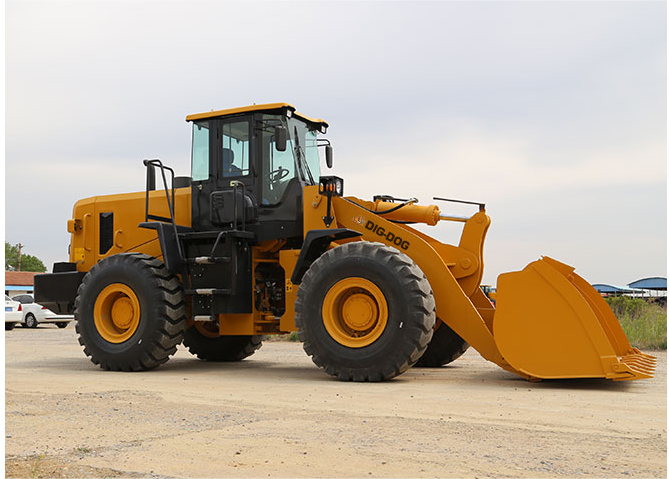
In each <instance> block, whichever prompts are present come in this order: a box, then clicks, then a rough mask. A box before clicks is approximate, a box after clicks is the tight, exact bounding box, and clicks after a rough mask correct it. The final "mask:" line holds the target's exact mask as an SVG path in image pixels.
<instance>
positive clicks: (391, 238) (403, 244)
mask: <svg viewBox="0 0 669 479" xmlns="http://www.w3.org/2000/svg"><path fill="white" fill-rule="evenodd" d="M365 229H367V230H370V231H372V232H374V233H376V234H377V235H379V236H381V237H383V238H385V239H386V241H388V242H389V243H392V244H394V245H395V246H399V247H400V248H402V249H404V250H406V249H409V242H408V241H405V240H404V239H402V237H401V236H395V233H393V232H391V231H386V229H385V228H384V227H382V226H379V225H377V224H375V223H373V222H371V221H369V220H367V224H366V225H365Z"/></svg>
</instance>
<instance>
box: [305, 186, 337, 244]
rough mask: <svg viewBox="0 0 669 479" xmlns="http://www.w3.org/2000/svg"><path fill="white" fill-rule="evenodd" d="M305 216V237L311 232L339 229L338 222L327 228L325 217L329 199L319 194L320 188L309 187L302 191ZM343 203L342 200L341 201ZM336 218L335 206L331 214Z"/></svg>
mask: <svg viewBox="0 0 669 479" xmlns="http://www.w3.org/2000/svg"><path fill="white" fill-rule="evenodd" d="M302 198H303V200H302V201H303V211H304V213H303V215H304V235H305V236H306V235H307V233H308V232H309V231H311V230H323V229H331V228H337V221H336V219H335V221H333V222H332V224H330V226H329V227H328V226H325V223H324V222H323V217H324V216H326V215H327V211H328V209H327V204H328V201H327V198H326V197H325V196H323V195H321V194H320V193H318V186H317V185H315V186H307V187H305V188H304V189H303V190H302ZM340 201H341V200H340ZM331 214H332V216H335V210H334V206H333V208H332V212H331Z"/></svg>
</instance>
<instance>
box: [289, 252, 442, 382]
mask: <svg viewBox="0 0 669 479" xmlns="http://www.w3.org/2000/svg"><path fill="white" fill-rule="evenodd" d="M435 319H436V316H435V302H434V297H433V294H432V289H431V287H430V283H429V282H428V281H427V278H426V277H425V275H424V274H423V272H422V271H421V270H420V268H419V267H418V266H417V265H416V264H415V263H414V262H413V261H412V260H411V258H409V257H408V256H407V255H405V254H403V253H401V252H400V251H398V250H396V249H394V248H391V247H388V246H385V245H383V244H381V243H370V242H366V241H360V242H355V243H347V244H344V245H342V246H338V247H336V248H333V249H331V250H329V251H327V252H326V253H324V254H323V255H322V256H321V257H320V258H318V259H317V260H316V261H315V262H314V263H313V264H312V265H311V266H310V267H309V270H308V271H307V273H306V274H305V275H304V278H303V279H302V283H301V284H300V289H299V290H298V293H297V299H296V302H295V324H296V325H297V327H298V328H299V333H298V334H299V338H300V340H301V341H302V342H303V343H304V344H303V345H304V350H305V352H306V353H307V354H308V355H310V356H311V357H312V360H313V361H314V363H315V364H316V365H317V366H319V367H321V368H323V369H324V370H325V371H326V372H327V373H328V374H330V375H332V376H335V377H337V378H338V379H340V380H343V381H351V380H353V381H382V380H386V379H391V378H393V377H395V376H398V375H400V374H402V373H403V372H404V371H406V370H407V369H409V368H410V367H411V366H412V365H413V364H414V363H415V362H416V361H418V359H419V358H420V357H421V355H422V354H423V353H424V351H425V349H426V348H427V345H428V343H429V342H430V339H431V338H432V333H433V328H434V323H435Z"/></svg>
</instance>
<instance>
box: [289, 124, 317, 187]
mask: <svg viewBox="0 0 669 479" xmlns="http://www.w3.org/2000/svg"><path fill="white" fill-rule="evenodd" d="M293 132H294V133H295V148H294V150H295V153H296V155H295V156H296V157H297V164H298V165H299V167H300V172H301V173H302V177H303V179H304V180H306V179H307V177H308V178H309V181H311V184H312V185H315V184H316V182H315V181H314V177H313V175H312V174H311V170H310V169H309V164H308V163H307V155H306V154H305V153H304V150H303V149H302V146H301V145H300V137H299V135H298V134H297V127H296V126H295V127H293ZM305 171H306V173H307V174H306V175H305V174H304V172H305Z"/></svg>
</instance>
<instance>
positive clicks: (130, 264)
mask: <svg viewBox="0 0 669 479" xmlns="http://www.w3.org/2000/svg"><path fill="white" fill-rule="evenodd" d="M74 308H75V309H74V319H75V321H76V331H77V333H78V334H79V344H81V345H82V346H84V353H85V354H86V355H87V356H89V357H90V359H91V361H92V362H93V363H95V364H99V365H100V367H101V368H103V369H107V370H114V371H142V370H147V369H152V368H155V367H157V366H158V365H160V364H162V363H164V362H166V361H167V360H168V359H169V357H170V356H171V355H172V354H174V353H175V352H176V349H177V345H178V344H179V343H181V341H182V340H183V334H184V330H185V328H186V314H187V309H186V302H185V297H184V293H183V288H182V286H181V282H180V281H179V279H178V278H177V277H176V276H174V275H173V274H171V273H169V272H168V271H167V269H166V268H165V265H164V264H163V263H162V262H161V261H159V260H157V259H156V258H153V257H151V256H148V255H145V254H140V253H123V254H117V255H114V256H110V257H108V258H105V259H103V260H101V261H100V262H98V263H97V264H96V265H95V266H93V267H92V268H91V270H90V271H89V272H88V273H87V274H86V276H84V279H83V281H82V283H81V285H80V286H79V290H78V292H77V298H76V300H75V303H74Z"/></svg>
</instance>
